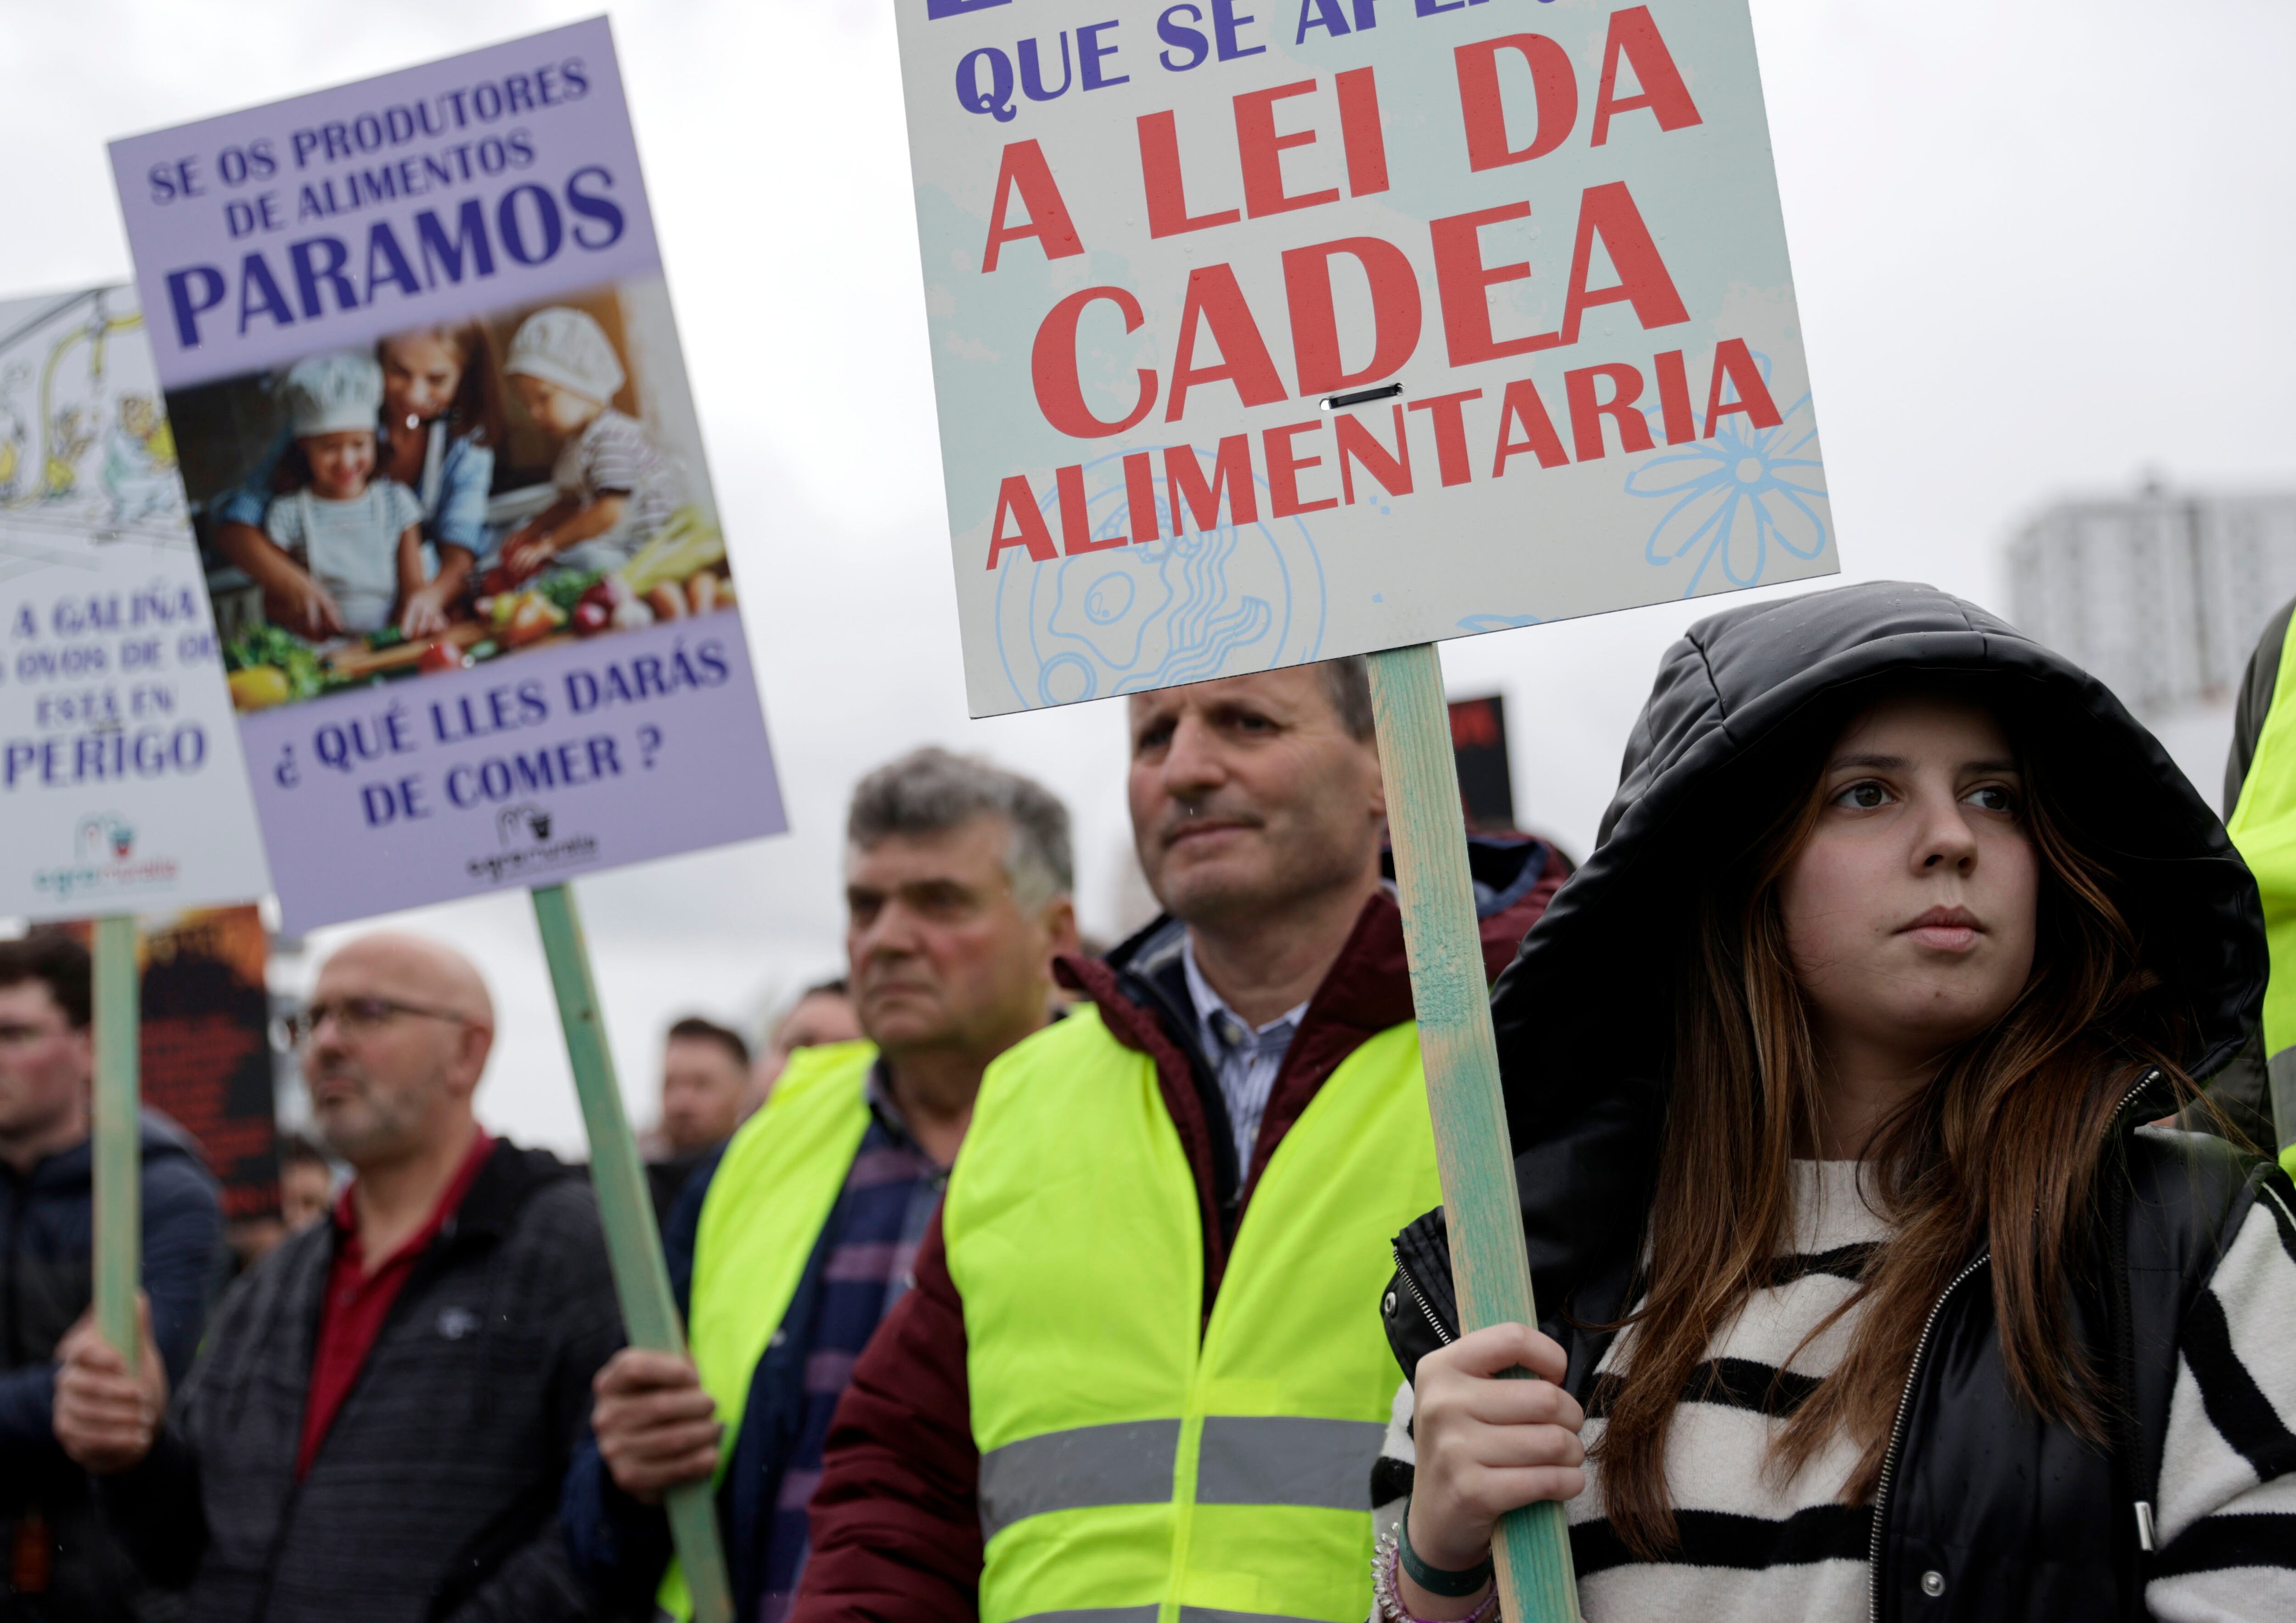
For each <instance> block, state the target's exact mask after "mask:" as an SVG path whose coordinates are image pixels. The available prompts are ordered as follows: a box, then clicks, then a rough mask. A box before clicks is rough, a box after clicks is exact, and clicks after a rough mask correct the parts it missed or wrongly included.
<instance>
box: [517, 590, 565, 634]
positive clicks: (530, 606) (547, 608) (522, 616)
mask: <svg viewBox="0 0 2296 1623" xmlns="http://www.w3.org/2000/svg"><path fill="white" fill-rule="evenodd" d="M565 623H566V611H564V610H563V609H561V608H560V607H559V606H558V605H557V604H555V603H553V602H551V601H550V600H549V599H548V598H546V597H544V596H542V595H541V594H539V593H536V592H528V593H525V594H522V595H521V596H520V598H519V600H518V606H517V608H516V609H515V610H514V611H512V614H511V617H510V623H509V624H508V625H507V626H504V627H503V628H502V634H503V635H502V640H503V642H504V645H505V646H508V647H511V648H523V647H525V646H526V645H527V644H528V643H539V642H540V641H542V639H543V638H545V637H546V636H548V635H550V634H551V633H552V632H553V631H555V630H557V629H558V628H559V627H561V626H563V625H564V624H565Z"/></svg>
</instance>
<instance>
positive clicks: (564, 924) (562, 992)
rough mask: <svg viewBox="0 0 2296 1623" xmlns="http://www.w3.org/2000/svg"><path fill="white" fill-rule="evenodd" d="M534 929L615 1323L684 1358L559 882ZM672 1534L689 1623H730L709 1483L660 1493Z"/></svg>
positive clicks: (638, 1168) (617, 1089) (585, 959)
mask: <svg viewBox="0 0 2296 1623" xmlns="http://www.w3.org/2000/svg"><path fill="white" fill-rule="evenodd" d="M534 917H535V922H537V923H538V924H539V925H540V926H541V927H542V951H543V955H544V956H545V957H546V958H548V959H549V961H550V984H551V987H552V988H553V990H554V991H556V993H557V994H558V1019H559V1021H560V1023H561V1024H562V1025H563V1026H564V1027H565V1029H566V1057H567V1059H568V1060H569V1061H570V1062H572V1064H573V1067H574V1091H575V1093H576V1094H578V1095H579V1096H580V1099H581V1102H582V1122H583V1126H584V1127H586V1129H587V1130H588V1132H589V1135H590V1183H591V1186H592V1187H593V1188H594V1189H595V1190H596V1191H597V1195H598V1216H599V1219H600V1221H601V1222H603V1225H605V1230H606V1254H607V1258H608V1260H609V1261H610V1262H611V1264H612V1266H613V1270H614V1292H615V1294H616V1295H617V1296H618V1297H619V1298H620V1299H621V1304H622V1323H623V1324H624V1326H625V1327H626V1328H627V1330H628V1332H629V1338H630V1345H631V1346H633V1347H643V1348H647V1349H649V1350H650V1351H653V1352H667V1353H676V1354H678V1355H680V1356H683V1355H684V1354H685V1332H684V1331H683V1330H682V1329H681V1328H680V1327H679V1325H678V1322H677V1303H676V1298H675V1297H674V1296H672V1295H671V1293H670V1289H669V1267H668V1264H667V1263H665V1262H664V1261H663V1260H662V1255H661V1234H660V1230H659V1229H658V1228H657V1227H656V1226H655V1224H654V1219H653V1202H652V1199H651V1198H650V1197H649V1196H648V1195H647V1193H646V1181H645V1164H644V1161H642V1160H640V1159H639V1156H638V1141H637V1135H635V1133H633V1132H632V1131H631V1130H630V1119H629V1118H628V1117H627V1115H625V1114H623V1111H622V1090H621V1085H620V1084H619V1082H618V1081H617V1080H616V1079H615V1077H614V1061H613V1055H612V1054H611V1052H609V1050H608V1049H607V1047H606V1024H605V1021H604V1019H603V1017H602V1016H601V1015H600V1013H599V1012H598V988H597V984H596V981H595V980H594V978H593V977H592V975H591V973H590V954H589V949H588V948H587V947H586V946H584V944H583V940H582V925H581V922H580V920H579V919H578V918H577V917H576V915H575V912H574V898H573V896H572V895H571V894H570V892H569V891H568V890H567V889H566V887H565V886H563V885H545V886H542V887H541V888H540V889H537V890H536V891H535V892H534ZM664 1505H665V1508H666V1509H667V1510H668V1512H669V1530H670V1536H671V1537H672V1538H673V1539H674V1540H675V1541H676V1545H677V1561H678V1566H679V1568H680V1569H681V1570H683V1571H684V1573H685V1587H686V1593H687V1594H690V1595H691V1596H692V1597H693V1619H694V1623H733V1617H734V1592H733V1586H732V1585H731V1583H730V1582H728V1580H727V1578H726V1556H725V1552H724V1550H723V1549H722V1548H721V1546H720V1545H719V1543H718V1539H717V1507H716V1504H715V1503H714V1501H713V1489H712V1485H711V1484H710V1483H709V1482H706V1481H705V1482H689V1483H687V1484H686V1485H685V1486H684V1487H682V1488H672V1489H670V1491H669V1492H668V1494H667V1495H666V1496H664Z"/></svg>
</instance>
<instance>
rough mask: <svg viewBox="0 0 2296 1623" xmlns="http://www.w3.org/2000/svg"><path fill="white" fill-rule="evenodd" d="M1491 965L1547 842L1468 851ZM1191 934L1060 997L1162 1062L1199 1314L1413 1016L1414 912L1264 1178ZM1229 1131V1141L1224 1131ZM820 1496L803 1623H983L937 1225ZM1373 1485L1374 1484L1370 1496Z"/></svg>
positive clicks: (1385, 907) (1073, 978) (1390, 933)
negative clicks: (1266, 1198) (1353, 1073)
mask: <svg viewBox="0 0 2296 1623" xmlns="http://www.w3.org/2000/svg"><path fill="white" fill-rule="evenodd" d="M1472 853H1473V857H1474V868H1475V871H1476V876H1477V879H1478V881H1479V882H1478V885H1477V892H1478V897H1479V899H1480V901H1481V902H1482V903H1483V904H1484V908H1485V911H1486V916H1485V917H1484V918H1483V919H1482V921H1481V924H1482V938H1483V967H1484V971H1485V973H1486V974H1487V975H1489V976H1497V973H1498V972H1499V971H1500V970H1502V969H1504V968H1505V966H1506V964H1507V963H1508V962H1509V961H1510V960H1511V959H1512V958H1513V956H1514V950H1515V946H1516V944H1517V943H1518V942H1519V941H1521V939H1522V937H1523V933H1524V932H1525V931H1526V930H1529V928H1530V926H1531V924H1532V923H1533V922H1535V921H1536V920H1537V919H1538V915H1539V914H1541V913H1543V912H1545V911H1546V903H1547V899H1548V898H1550V897H1552V896H1553V895H1554V890H1555V888H1556V887H1557V886H1558V885H1560V884H1561V883H1562V880H1563V877H1564V874H1565V871H1566V865H1565V863H1564V862H1563V860H1562V858H1561V857H1559V856H1558V855H1557V854H1556V853H1554V851H1553V849H1552V848H1549V847H1548V846H1546V844H1545V843H1544V842H1542V841H1538V840H1529V841H1524V840H1513V841H1508V842H1500V841H1494V840H1475V841H1473V842H1472ZM1178 942H1179V926H1178V925H1177V924H1175V923H1173V922H1170V921H1169V920H1159V921H1158V922H1156V923H1155V924H1152V925H1151V926H1149V928H1148V929H1147V930H1143V931H1142V932H1141V933H1140V934H1139V935H1137V936H1136V937H1134V938H1133V939H1131V940H1129V941H1128V942H1126V943H1125V944H1124V945H1123V946H1122V947H1118V948H1117V949H1116V950H1115V951H1114V952H1112V953H1111V954H1110V955H1109V957H1108V960H1107V961H1106V962H1104V963H1103V962H1099V961H1095V960H1090V959H1083V958H1064V959H1062V961H1061V962H1060V963H1059V965H1058V966H1057V972H1058V974H1059V976H1060V979H1061V980H1062V983H1063V984H1065V985H1067V986H1069V987H1070V988H1074V989H1076V990H1078V991H1079V992H1081V993H1083V994H1084V995H1085V996H1087V997H1089V998H1091V999H1092V1001H1093V1002H1094V1004H1096V1005H1097V1006H1098V1009H1099V1012H1100V1017H1101V1019H1102V1021H1103V1023H1105V1025H1106V1026H1107V1028H1108V1030H1109V1032H1110V1034H1111V1036H1113V1037H1115V1038H1116V1040H1117V1041H1118V1042H1119V1043H1121V1044H1123V1045H1125V1046H1126V1047H1128V1048H1131V1049H1135V1050H1136V1051H1138V1052H1140V1053H1145V1054H1147V1055H1148V1056H1149V1057H1150V1058H1152V1060H1154V1061H1155V1062H1156V1074H1157V1079H1158V1081H1159V1082H1160V1084H1161V1085H1162V1089H1163V1095H1164V1108H1165V1109H1166V1110H1167V1111H1169V1112H1170V1115H1171V1118H1172V1121H1173V1125H1174V1126H1175V1127H1177V1128H1178V1130H1179V1135H1180V1143H1181V1145H1182V1147H1183V1148H1184V1149H1185V1151H1186V1152H1187V1155H1188V1161H1189V1165H1190V1166H1191V1167H1193V1168H1194V1170H1195V1175H1196V1188H1197V1191H1198V1193H1199V1194H1200V1196H1201V1199H1202V1202H1203V1224H1202V1227H1203V1240H1204V1299H1203V1303H1202V1312H1203V1316H1204V1317H1205V1318H1206V1319H1209V1318H1210V1316H1211V1309H1212V1301H1213V1299H1214V1298H1215V1297H1216V1296H1217V1295H1218V1291H1219V1283H1220V1275H1221V1271H1222V1269H1223V1268H1224V1267H1225V1266H1226V1262H1227V1251H1228V1246H1229V1244H1230V1243H1231V1242H1232V1240H1233V1239H1234V1234H1235V1233H1236V1225H1237V1224H1238V1223H1239V1222H1241V1220H1242V1215H1243V1209H1244V1206H1245V1204H1246V1203H1247V1202H1248V1201H1250V1199H1251V1190H1252V1188H1253V1186H1254V1185H1255V1184H1257V1183H1258V1181H1259V1173H1260V1170H1261V1169H1262V1168H1265V1167H1266V1166H1267V1159H1268V1157H1269V1156H1270V1155H1272V1154H1274V1153H1275V1146H1276V1145H1277V1144H1278V1143H1282V1142H1283V1135H1284V1134H1285V1133H1286V1132H1288V1131H1290V1130H1291V1127H1292V1123H1293V1122H1295V1121H1297V1120H1298V1119H1300V1112H1301V1111H1305V1110H1306V1109H1307V1108H1308V1102H1309V1101H1310V1100H1312V1099H1313V1098H1315V1096H1316V1090H1317V1089H1318V1088H1320V1087H1321V1086H1323V1085H1324V1078H1326V1077H1328V1076H1330V1075H1331V1074H1332V1073H1333V1071H1334V1070H1338V1069H1339V1066H1340V1063H1341V1062H1342V1061H1343V1060H1345V1059H1346V1058H1347V1057H1348V1055H1349V1054H1350V1053H1354V1052H1355V1051H1356V1049H1357V1047H1358V1046H1360V1045H1362V1044H1363V1043H1364V1042H1365V1041H1366V1040H1367V1039H1368V1038H1370V1037H1373V1036H1374V1035H1375V1034H1377V1033H1378V1032H1381V1031H1383V1030H1385V1029H1387V1028H1389V1027H1390V1026H1393V1025H1397V1024H1399V1023H1400V1022H1402V1021H1406V1020H1409V1019H1410V1018H1411V1017H1412V1005H1411V980H1410V974H1409V971H1408V968H1407V966H1406V963H1405V959H1404V949H1403V922H1402V915H1401V914H1400V913H1398V911H1397V908H1396V905H1395V902H1394V900H1393V899H1392V898H1390V897H1389V896H1388V895H1387V894H1386V893H1385V892H1384V891H1382V893H1381V894H1380V895H1378V896H1376V897H1374V898H1372V900H1371V901H1369V902H1368V903H1366V904H1365V906H1364V910H1363V913H1362V914H1361V916H1360V917H1358V918H1357V921H1356V927H1355V930H1354V931H1353V933H1352V934H1350V935H1349V938H1348V944H1347V946H1346V947H1345V948H1344V949H1342V950H1341V954H1340V956H1339V959H1338V961H1337V962H1336V963H1333V966H1332V970H1331V972H1330V973H1329V974H1328V975H1326V976H1325V977H1324V984H1323V985H1322V986H1320V987H1318V988H1316V995H1315V996H1314V998H1313V999H1311V1000H1310V1001H1309V1003H1308V1012H1307V1013H1306V1015H1305V1016H1304V1017H1302V1019H1301V1021H1300V1029H1299V1031H1298V1033H1297V1034H1296V1035H1295V1036H1294V1037H1292V1045H1291V1047H1290V1048H1289V1049H1288V1050H1287V1051H1286V1052H1285V1053H1284V1056H1283V1065H1282V1067H1281V1069H1279V1070H1278V1071H1277V1072H1276V1076H1275V1084H1274V1086H1272V1088H1271V1089H1270V1091H1269V1094H1268V1099H1267V1111H1266V1113H1265V1114H1264V1115H1263V1116H1262V1117H1261V1119H1260V1123H1259V1140H1258V1142H1257V1143H1256V1144H1255V1146H1254V1148H1253V1150H1252V1154H1251V1165H1250V1166H1249V1167H1248V1168H1242V1169H1238V1168H1234V1167H1233V1165H1231V1164H1227V1163H1232V1162H1233V1160H1234V1152H1233V1150H1232V1149H1231V1148H1229V1147H1228V1139H1229V1134H1228V1132H1227V1129H1226V1124H1225V1121H1224V1120H1223V1119H1222V1116H1223V1113H1224V1112H1223V1106H1222V1105H1221V1103H1220V1101H1219V1093H1218V1087H1217V1086H1216V1085H1215V1084H1214V1083H1213V1082H1212V1080H1211V1072H1210V1068H1209V1067H1208V1066H1207V1065H1206V1064H1205V1062H1204V1061H1203V1060H1202V1058H1201V1056H1200V1055H1198V1054H1197V1053H1196V1045H1195V1041H1194V1035H1193V1034H1194V1014H1193V1005H1192V1004H1190V1002H1189V1000H1188V996H1187V991H1186V988H1185V984H1184V983H1182V982H1181V981H1180V980H1178V975H1179V970H1178ZM1216 1123H1217V1124H1218V1125H1217V1126H1216V1125H1215V1124H1216ZM822 1464H823V1473H822V1480H821V1486H820V1487H819V1488H817V1489H816V1491H815V1494H814V1497H813V1510H812V1518H813V1553H812V1556H811V1558H810V1560H809V1561H808V1563H807V1566H806V1570H805V1582H804V1586H803V1588H802V1590H801V1591H800V1593H799V1596H798V1601H797V1607H796V1610H795V1611H794V1612H793V1613H792V1614H791V1623H832V1620H834V1623H850V1620H852V1619H873V1620H876V1623H949V1620H950V1619H970V1618H974V1617H976V1616H977V1615H978V1595H979V1588H980V1562H981V1539H980V1502H979V1498H978V1491H977V1490H978V1484H979V1479H980V1452H979V1450H977V1449H976V1448H975V1447H973V1443H972V1399H971V1395H970V1393H969V1392H968V1390H967V1388H966V1381H965V1342H964V1302H963V1301H962V1300H961V1299H959V1297H958V1295H957V1291H956V1285H955V1282H954V1281H952V1280H951V1279H950V1277H949V1273H948V1256H947V1251H946V1250H945V1249H944V1247H943V1243H942V1240H941V1230H940V1218H939V1215H938V1214H936V1215H935V1217H933V1220H932V1226H931V1228H930V1229H929V1230H928V1231H927V1232H926V1234H925V1240H924V1244H923V1247H922V1250H920V1251H919V1252H918V1255H917V1262H916V1287H915V1289H914V1290H912V1291H909V1292H908V1294H907V1295H906V1296H905V1297H903V1298H902V1299H901V1301H900V1303H899V1305H898V1306H897V1307H895V1308H894V1309H893V1311H892V1312H891V1313H890V1314H889V1315H888V1316H886V1319H885V1322H884V1323H883V1324H881V1325H880V1326H879V1327H878V1330H877V1333H876V1335H875V1337H874V1338H873V1339H872V1340H871V1341H870V1343H869V1346H868V1348H867V1350H866V1351H865V1352H864V1353H863V1354H862V1355H861V1361H860V1363H859V1364H858V1365H857V1366H856V1367H855V1369H854V1372H853V1383H852V1385H851V1386H850V1387H849V1388H847V1389H846V1393H845V1396H844V1398H843V1399H842V1400H841V1401H840V1403H839V1404H838V1406H837V1415H836V1419H835V1420H834V1422H832V1425H831V1427H830V1432H829V1439H828V1444H827V1452H826V1455H825V1456H824V1460H823V1462H822ZM1367 1488H1368V1485H1367V1484H1366V1489H1367Z"/></svg>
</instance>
